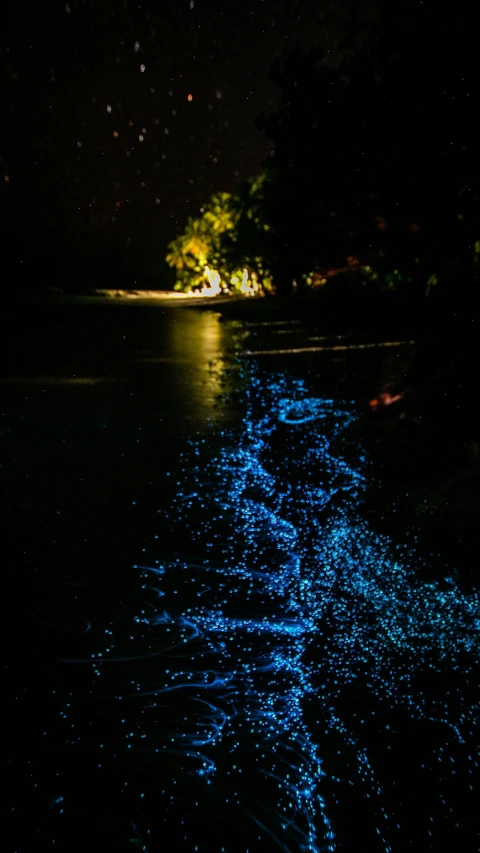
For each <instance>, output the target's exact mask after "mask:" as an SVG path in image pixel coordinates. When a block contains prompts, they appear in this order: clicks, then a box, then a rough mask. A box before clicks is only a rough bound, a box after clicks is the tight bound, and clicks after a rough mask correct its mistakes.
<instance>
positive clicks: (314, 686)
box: [93, 369, 480, 853]
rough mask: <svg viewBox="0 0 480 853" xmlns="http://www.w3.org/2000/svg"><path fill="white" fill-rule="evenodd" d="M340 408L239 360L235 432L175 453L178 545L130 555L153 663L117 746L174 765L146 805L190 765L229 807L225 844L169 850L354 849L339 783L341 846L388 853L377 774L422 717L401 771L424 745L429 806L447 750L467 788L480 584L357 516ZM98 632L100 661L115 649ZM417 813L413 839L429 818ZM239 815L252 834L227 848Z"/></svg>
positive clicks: (400, 814) (362, 466)
mask: <svg viewBox="0 0 480 853" xmlns="http://www.w3.org/2000/svg"><path fill="white" fill-rule="evenodd" d="M355 417H356V416H355V412H354V407H353V405H352V404H350V403H344V404H343V405H340V404H339V403H338V402H336V401H333V400H327V399H323V398H316V397H313V396H311V395H310V394H309V391H308V388H307V386H306V384H305V383H304V382H302V381H300V380H296V379H293V378H291V377H289V376H278V375H277V376H272V375H271V374H269V373H267V372H265V373H261V372H260V371H257V369H252V371H251V373H250V378H249V382H248V387H247V391H246V400H245V415H244V418H243V422H242V424H241V427H240V428H239V429H236V430H235V431H234V432H231V433H228V434H227V433H226V434H225V435H224V436H223V443H222V447H221V449H220V451H219V452H218V453H217V455H216V456H215V458H213V460H212V459H210V460H208V459H207V461H204V458H203V457H204V455H205V454H204V451H203V449H202V447H204V445H202V443H201V442H199V443H198V444H195V443H192V445H191V447H190V448H189V451H188V453H186V454H185V472H184V478H183V479H180V481H179V482H178V484H177V491H176V497H175V501H174V504H173V506H172V508H171V510H170V511H169V513H168V518H167V525H168V526H169V527H173V528H175V529H176V530H177V531H178V534H179V536H178V538H179V540H180V541H181V542H184V543H185V547H184V552H183V554H182V555H181V556H180V555H176V556H175V555H171V556H170V557H169V558H168V559H163V560H162V559H161V558H159V557H160V555H159V554H158V553H156V551H155V546H153V547H150V548H149V549H148V555H146V556H144V557H143V558H142V564H141V565H137V566H136V567H135V569H136V571H138V573H139V576H140V577H141V579H142V587H143V589H142V593H143V597H144V600H145V602H146V604H145V607H144V608H142V611H141V612H140V613H139V614H138V615H137V616H136V617H135V622H136V627H137V632H138V631H139V632H140V637H141V638H143V643H144V647H145V648H144V653H143V654H142V652H141V649H140V654H139V655H138V656H137V657H134V656H132V658H131V659H132V660H138V661H140V660H142V659H143V658H148V657H149V656H151V657H152V658H153V663H150V664H149V666H150V669H149V670H148V672H149V676H148V678H147V680H145V672H146V670H145V669H142V676H139V677H138V680H137V681H136V682H135V683H134V684H132V686H131V689H130V694H131V697H130V698H132V697H133V696H134V697H135V698H136V701H137V702H139V703H140V709H141V710H139V713H138V725H137V726H136V728H135V730H134V731H133V732H129V733H128V735H126V736H125V737H126V740H127V745H128V749H133V750H135V749H137V750H138V751H140V752H141V751H144V752H151V753H153V754H154V755H155V756H157V758H158V762H159V764H158V766H159V768H161V767H163V768H164V764H162V761H164V759H165V757H166V756H170V757H174V758H175V760H176V761H178V767H177V768H176V770H175V774H174V778H173V777H172V780H171V782H172V792H173V793H169V799H168V804H167V806H165V807H163V806H162V808H168V807H170V805H171V803H173V802H174V800H175V796H180V795H177V794H175V791H176V790H177V791H178V787H181V784H182V781H181V780H182V778H187V777H190V778H191V777H192V775H193V777H194V778H196V780H197V781H196V784H197V785H198V786H200V787H199V789H201V790H202V791H203V794H204V795H205V796H207V797H208V796H210V797H211V798H212V801H213V802H215V803H217V806H216V808H217V809H218V810H220V811H221V810H222V809H227V808H228V809H229V810H231V809H233V813H234V814H235V815H236V818H235V819H236V822H237V823H236V827H232V833H233V835H232V837H231V838H230V839H229V837H228V836H227V837H226V838H224V839H223V840H222V841H221V840H219V839H218V834H217V835H215V836H212V837H210V839H209V840H208V842H206V843H205V846H202V840H201V838H200V836H199V835H198V836H197V837H195V835H193V836H192V838H193V839H194V840H190V842H188V839H187V835H185V839H186V840H187V847H186V848H185V849H189V850H192V851H193V850H197V849H198V850H201V851H203V850H209V851H212V853H217V851H218V853H220V851H221V850H225V851H227V850H228V851H229V853H230V851H231V850H233V849H235V850H240V849H242V850H243V851H244V853H247V851H249V853H253V851H257V850H279V851H284V853H299V851H310V853H320V851H339V852H340V851H342V850H344V849H345V850H346V849H348V850H350V849H353V848H351V847H348V845H347V846H345V845H346V842H345V844H343V843H342V837H343V836H345V827H344V826H342V820H343V821H345V820H348V819H351V820H356V819H357V816H356V815H355V816H353V815H352V816H350V818H349V817H348V816H347V817H345V814H344V813H342V802H343V800H344V799H345V798H347V799H346V802H348V797H349V796H350V794H349V791H350V790H351V789H352V788H353V790H354V791H355V792H356V794H357V797H358V800H359V801H360V802H362V803H363V806H362V809H363V811H364V815H363V818H364V824H363V825H362V838H361V839H360V840H359V844H358V848H357V849H358V850H369V851H375V850H378V851H392V853H395V851H396V850H400V849H403V848H402V847H401V846H398V845H397V846H395V842H394V839H395V838H396V833H398V831H399V830H401V826H402V821H405V819H406V818H405V815H406V814H407V817H408V812H405V809H403V811H402V805H401V803H400V802H396V800H395V787H392V786H395V778H393V777H394V775H395V769H394V764H393V763H392V769H391V770H389V769H388V768H387V769H385V764H387V765H388V761H389V760H390V759H389V753H390V751H391V750H392V744H393V745H394V744H395V742H396V741H395V738H396V737H398V726H399V725H400V726H404V728H405V734H404V742H405V743H407V741H408V735H407V734H406V731H407V730H408V727H409V725H412V726H414V725H419V724H420V723H421V724H422V725H425V726H426V727H427V730H428V732H429V733H430V737H431V742H430V741H429V743H428V746H427V747H425V749H424V750H423V751H422V750H420V752H421V756H420V752H419V756H420V757H419V758H418V762H419V763H418V766H412V768H411V773H412V774H415V773H418V772H422V771H421V768H420V765H421V767H424V763H422V762H425V755H426V756H427V762H429V764H428V767H427V770H428V772H431V773H432V774H434V775H433V776H432V777H431V778H434V779H435V781H436V783H437V784H438V796H439V798H440V800H442V791H443V788H442V785H443V786H444V787H445V788H446V789H448V790H449V785H451V783H452V780H453V781H455V774H456V773H457V769H458V768H457V758H456V756H457V755H458V754H460V753H461V755H462V761H463V762H464V763H463V764H462V768H461V774H460V775H461V784H462V785H463V786H464V789H465V790H467V789H469V787H472V786H473V779H474V773H475V770H476V768H477V756H476V752H475V736H476V731H477V726H478V705H477V704H476V700H475V699H474V691H475V690H476V689H477V686H478V684H477V679H476V673H477V674H478V663H479V645H478V639H479V627H480V610H479V597H478V594H477V593H476V592H465V591H461V590H460V589H459V588H458V586H457V585H456V583H455V582H454V581H453V580H452V578H450V577H446V578H444V579H443V580H441V581H440V580H439V581H438V582H427V581H425V580H424V579H422V577H423V576H422V572H421V569H422V565H421V561H420V559H419V558H418V556H416V555H415V553H414V552H413V551H411V550H410V549H408V548H407V547H403V546H402V547H400V546H398V544H396V543H394V542H392V541H391V540H390V539H389V538H388V537H387V536H385V535H379V534H378V533H377V532H376V531H375V529H374V528H373V527H372V523H371V522H369V521H367V520H365V518H364V517H362V513H361V510H362V497H363V494H364V491H365V489H366V486H367V478H368V477H369V476H371V475H372V474H371V471H370V469H369V466H368V460H366V459H365V457H364V454H363V452H362V450H361V449H359V448H358V447H357V448H353V449H352V447H351V445H350V444H349V442H348V440H347V439H346V438H344V435H345V434H346V431H347V428H348V426H349V425H350V424H351V423H352V422H353V420H354V419H355ZM342 454H343V455H342ZM207 455H208V454H207ZM187 457H188V458H187ZM352 457H353V458H352ZM192 460H197V464H196V465H192ZM145 550H147V549H145ZM107 633H108V632H107ZM136 636H138V634H137V635H136ZM107 639H108V647H107V649H106V650H105V651H104V652H103V653H102V654H97V655H96V656H95V660H94V662H93V669H94V671H95V672H96V673H97V674H98V675H100V674H101V673H105V664H107V662H108V661H114V660H116V661H117V662H118V661H121V660H123V659H124V658H122V656H121V655H120V654H118V657H117V652H116V651H115V646H114V643H113V641H112V640H111V637H110V636H109V637H107ZM138 648H139V644H138V640H137V642H136V649H138ZM152 649H153V650H152ZM452 685H453V686H452ZM127 698H128V697H127ZM124 699H125V697H124ZM123 706H124V700H122V703H121V705H120V707H121V708H123ZM130 720H131V715H130ZM422 756H423V757H422ZM391 761H392V762H394V758H393V753H392V758H391ZM182 768H183V769H182ZM427 770H425V772H427ZM161 772H162V773H163V776H162V778H163V779H164V784H165V787H167V786H168V783H169V782H168V779H165V770H164V769H163V770H162V771H161ZM182 774H183V777H182ZM457 778H460V777H457ZM177 783H178V787H175V786H177ZM445 796H448V795H447V794H445ZM227 804H228V806H227ZM197 805H198V803H197ZM190 806H191V807H192V808H191V811H192V812H193V811H194V809H193V803H190V802H189V801H187V802H186V803H185V810H186V811H187V812H188V811H189V809H190ZM345 808H347V809H348V806H345ZM447 808H448V800H446V801H445V807H443V806H442V805H441V804H439V805H438V813H441V812H442V810H443V811H446V810H447ZM342 814H344V816H343V818H342V817H341V815H342ZM425 819H426V821H427V823H428V821H430V824H428V826H427V828H426V829H425V830H423V829H422V832H424V840H423V841H422V845H423V846H422V845H420V846H421V849H424V850H426V849H430V848H429V847H428V839H429V836H430V837H431V836H432V832H433V831H434V829H435V827H434V826H433V823H434V821H435V820H436V813H434V812H432V813H431V814H429V813H427V814H426V815H425ZM192 820H193V818H192ZM240 827H241V828H242V832H243V836H242V838H243V837H246V838H247V839H248V838H250V839H251V841H250V842H248V841H246V842H245V845H244V847H241V846H240V841H239V840H238V837H237V840H236V842H235V844H236V846H235V847H234V846H233V845H234V840H233V838H234V836H235V835H236V836H238V833H239V832H240ZM245 827H247V828H245ZM412 831H413V830H412ZM419 831H420V830H419ZM182 832H183V828H182ZM249 833H250V835H249ZM181 837H182V838H183V837H184V836H183V835H182V836H181ZM422 838H423V836H422ZM414 840H415V839H414ZM179 844H180V835H179ZM188 844H190V846H188ZM144 849H146V848H144ZM182 849H184V848H182ZM414 849H420V848H419V847H415V848H414ZM431 849H434V848H433V847H432V848H431Z"/></svg>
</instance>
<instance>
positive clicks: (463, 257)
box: [259, 3, 480, 294]
mask: <svg viewBox="0 0 480 853" xmlns="http://www.w3.org/2000/svg"><path fill="white" fill-rule="evenodd" d="M469 26H470V21H469V19H468V17H467V16H466V14H465V13H464V12H463V11H462V6H461V5H460V6H459V7H456V8H455V9H454V10H452V11H451V13H450V15H449V17H448V18H446V17H444V16H442V15H441V13H439V11H438V7H437V8H435V9H433V6H432V7H429V5H428V3H425V4H423V5H422V6H418V4H415V5H414V4H408V3H402V4H401V5H399V4H396V3H393V4H385V5H384V6H383V8H380V16H379V20H378V24H377V26H376V27H375V28H373V29H372V30H371V31H370V33H369V34H368V37H367V38H366V39H365V41H364V43H363V44H362V45H361V46H360V47H357V48H356V50H353V49H349V48H350V47H351V45H352V44H353V41H354V34H353V33H352V36H351V37H350V39H346V40H345V43H344V46H343V50H342V51H340V54H339V55H340V59H339V62H338V65H337V66H334V65H332V63H331V57H330V56H329V55H328V54H326V53H322V52H320V51H318V50H315V49H314V50H311V51H309V52H302V51H301V50H296V51H295V52H294V53H293V54H292V55H291V56H290V59H289V60H288V61H287V62H286V63H285V64H284V65H283V66H282V67H280V66H279V65H278V64H277V65H276V66H274V68H273V70H272V79H273V80H274V81H275V82H276V83H277V84H278V85H279V86H280V88H281V90H282V106H281V108H280V110H279V111H278V112H277V113H276V114H274V115H271V116H268V117H267V118H264V119H262V120H260V122H259V123H260V125H261V126H262V128H263V129H265V130H266V132H267V134H268V136H269V137H270V138H271V139H272V141H273V142H274V143H275V155H274V157H273V158H272V160H271V162H270V163H269V164H268V166H267V176H266V180H265V193H264V195H265V217H266V219H267V221H268V222H269V223H270V224H271V226H272V236H271V238H270V243H271V246H273V245H274V244H275V252H274V254H273V257H272V259H271V265H272V272H273V275H274V280H275V282H276V284H277V289H278V290H279V291H281V292H288V291H289V290H290V289H291V286H292V280H293V279H297V281H298V280H299V279H300V277H301V276H302V274H305V273H306V272H307V271H310V270H315V269H317V268H322V267H323V268H325V267H330V266H340V267H344V266H345V263H346V259H347V258H348V257H353V258H356V259H358V261H359V263H358V270H359V271H360V272H361V276H362V277H363V279H364V280H368V278H375V279H376V281H377V283H378V284H380V285H381V286H382V287H386V288H389V287H390V288H393V287H395V288H397V289H398V288H400V289H403V290H405V289H407V290H408V289H412V290H415V291H417V292H419V293H420V292H421V293H423V294H426V293H429V292H431V291H432V289H433V288H435V286H436V285H437V284H438V283H441V284H442V285H444V286H446V285H448V286H450V287H451V286H453V284H454V282H455V287H463V286H466V285H467V283H468V282H470V283H471V281H472V280H473V278H474V276H475V262H474V256H475V252H476V251H477V256H478V247H477V250H475V244H476V241H478V239H479V237H480V227H479V216H478V212H479V206H478V201H479V200H478V187H479V182H478V177H479V176H478V170H479V165H478V154H479V126H480V123H479V121H478V117H477V114H476V112H477V110H476V107H475V104H478V103H479V102H480V99H479V97H478V94H479V92H478V82H477V79H478V75H477V73H476V70H477V69H476V68H475V55H476V54H475V49H474V48H475V45H474V38H473V37H472V36H471V35H470V33H469ZM477 268H478V261H477Z"/></svg>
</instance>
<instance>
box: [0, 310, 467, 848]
mask: <svg viewBox="0 0 480 853" xmlns="http://www.w3.org/2000/svg"><path fill="white" fill-rule="evenodd" d="M1 332H2V350H3V378H2V382H1V385H0V391H1V396H2V408H1V411H2V424H1V429H2V435H1V442H2V444H1V447H2V451H1V460H0V461H1V463H2V468H1V471H0V474H1V478H2V486H3V490H2V494H3V499H2V516H3V521H4V525H5V533H4V541H5V548H4V553H5V563H4V569H3V573H2V576H3V579H4V584H5V594H4V602H5V605H4V606H5V620H4V622H5V626H6V634H5V636H6V641H5V650H6V661H5V673H6V678H5V684H4V690H5V693H4V695H5V697H6V701H5V703H4V704H5V707H6V710H7V722H6V724H5V728H4V731H5V734H6V738H5V740H6V752H7V762H8V763H7V775H6V778H7V797H6V805H7V809H8V812H9V822H8V827H7V836H8V837H7V843H6V849H8V850H11V851H19V853H20V851H27V850H28V851H31V850H44V849H51V848H52V847H53V849H59V850H65V851H67V850H73V849H84V848H85V846H86V845H89V846H90V847H91V848H93V849H98V850H104V849H105V850H127V849H139V850H146V851H149V853H151V851H157V850H158V851H160V850H161V851H170V850H172V851H176V850H185V851H195V850H198V851H209V853H210V851H211V853H220V851H225V853H236V851H239V853H240V851H241V853H246V851H249V853H253V851H263V850H265V851H270V850H271V851H274V850H283V851H290V853H297V851H314V853H316V851H324V850H328V851H339V853H342V851H345V853H347V851H348V853H350V851H353V850H368V851H372V853H374V851H394V853H397V851H398V853H403V851H405V850H432V851H433V850H439V849H444V848H445V845H447V846H448V847H450V848H452V849H459V850H460V849H461V850H462V851H466V853H468V851H475V850H477V849H478V835H477V833H478V828H479V825H478V808H477V805H476V804H477V795H478V791H477V787H478V699H479V691H478V681H479V667H478V664H479V642H478V637H479V634H478V631H479V618H480V617H479V599H478V592H477V591H476V589H475V584H474V583H472V577H473V572H472V566H473V563H474V561H475V557H472V564H471V565H468V559H467V558H466V557H465V555H463V556H462V560H461V565H455V548H451V549H450V550H449V552H448V554H447V553H446V552H445V551H442V543H443V542H444V541H445V539H444V537H442V536H441V535H440V529H439V530H438V534H439V535H438V543H437V544H438V548H439V550H438V551H437V552H436V553H435V554H433V555H432V556H431V559H426V553H428V552H429V548H430V543H429V546H428V548H425V547H423V548H422V532H421V531H419V532H417V531H416V529H414V528H412V524H411V518H410V523H408V518H409V516H408V512H407V510H405V515H402V513H401V512H399V513H397V515H395V512H394V510H395V505H394V503H395V502H394V501H393V499H392V494H395V489H397V490H398V488H399V484H400V485H401V489H402V490H403V491H404V492H405V491H406V488H405V483H407V490H408V489H410V488H411V492H412V495H414V496H415V501H418V500H420V499H421V496H422V489H423V490H425V493H427V492H428V488H427V486H426V485H425V483H424V482H423V478H425V470H426V469H422V471H421V473H420V474H419V473H418V463H417V462H416V461H415V455H414V453H413V452H412V454H411V457H410V458H411V459H412V460H413V461H411V463H410V467H409V466H408V464H407V463H406V461H405V460H406V457H405V459H404V460H400V467H403V469H404V477H403V479H402V478H401V477H399V476H398V474H397V469H398V467H399V466H398V465H396V464H395V460H394V459H393V460H392V456H394V455H395V454H394V453H392V450H391V448H392V447H394V446H395V445H394V444H393V443H392V440H391V438H390V437H389V435H387V434H386V435H385V436H384V438H385V442H384V446H386V447H387V448H388V447H389V448H390V451H388V452H387V451H385V453H384V456H383V462H382V463H380V461H379V459H381V454H380V456H378V454H377V457H376V458H375V457H374V456H373V455H372V453H371V452H370V450H371V446H373V445H372V439H371V435H370V434H369V432H368V429H366V427H364V426H362V425H363V423H364V416H363V415H362V407H363V405H364V403H365V399H368V396H369V394H370V393H371V390H372V389H373V391H374V392H376V391H377V390H378V389H379V387H380V386H381V385H382V383H383V382H384V381H385V380H386V379H387V378H388V377H391V376H392V374H395V373H398V374H401V373H402V371H404V370H405V366H406V364H407V363H408V359H409V358H410V357H411V355H410V354H409V352H408V350H407V349H406V348H404V349H401V348H398V349H392V350H389V351H378V352H364V353H362V354H358V353H357V354H351V355H348V356H345V355H342V356H335V355H332V356H328V357H325V356H319V355H313V354H312V355H308V356H305V357H303V356H302V357H296V358H295V359H292V357H291V356H288V355H284V356H278V357H277V356H274V357H271V356H263V357H262V356H259V357H258V356H257V357H254V358H244V357H242V354H243V353H244V352H245V349H246V348H247V347H250V348H251V349H256V348H257V347H259V348H262V347H263V348H264V349H268V348H274V347H277V346H279V342H282V347H283V348H286V346H285V341H286V340H287V339H288V340H289V341H291V342H292V346H295V342H297V343H300V342H301V341H302V336H303V338H304V337H305V332H304V330H303V329H302V328H298V327H296V326H295V324H292V325H289V324H285V325H284V326H283V327H278V328H274V327H272V328H262V329H258V330H254V329H249V330H246V329H245V328H244V327H241V326H239V325H236V324H235V323H222V322H220V318H219V316H218V315H216V314H214V313H201V312H197V311H192V310H189V309H184V308H182V309H166V310H163V309H161V308H145V307H142V306H141V305H133V306H125V305H110V306H109V305H98V306H92V305H83V306H82V305H75V306H72V305H71V306H69V305H58V306H49V307H46V306H43V307H42V306H36V307H32V308H23V309H22V311H21V312H18V313H15V312H14V311H12V312H11V313H8V314H4V315H3V317H2V320H1ZM247 332H248V335H249V336H248V338H247V337H246V334H247ZM262 336H263V337H262ZM252 341H254V342H255V344H254V345H252ZM377 439H378V436H377V437H376V441H377ZM377 443H378V441H377ZM388 453H390V456H388ZM440 453H441V448H440V449H438V450H437V452H436V455H435V452H434V453H433V454H432V457H431V459H432V460H433V461H432V462H431V464H432V467H434V461H435V458H437V459H438V456H439V454H440ZM422 455H423V456H425V455H427V456H428V454H426V450H425V453H423V452H422ZM429 464H430V463H429ZM379 466H380V467H379ZM416 469H417V476H416V477H415V474H414V472H415V470H416ZM405 471H406V473H405ZM396 477H397V479H395V478H396ZM403 506H404V507H405V506H407V505H406V504H403ZM392 519H393V521H392ZM407 525H408V527H407ZM465 526H466V527H468V516H466V522H465ZM432 529H433V531H434V532H435V525H434V524H433V528H432V524H430V527H429V536H430V538H431V537H432ZM423 544H425V543H424V542H423Z"/></svg>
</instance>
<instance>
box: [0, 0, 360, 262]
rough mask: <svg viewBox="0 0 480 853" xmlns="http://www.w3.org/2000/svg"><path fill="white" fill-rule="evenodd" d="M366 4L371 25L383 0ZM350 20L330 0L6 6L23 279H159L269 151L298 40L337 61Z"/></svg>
mask: <svg viewBox="0 0 480 853" xmlns="http://www.w3.org/2000/svg"><path fill="white" fill-rule="evenodd" d="M360 5H361V8H362V10H363V17H364V21H363V25H364V26H365V25H366V26H368V21H369V15H370V12H371V8H373V5H374V4H372V3H368V2H366V3H365V2H364V3H363V4H360ZM357 6H358V4H357ZM359 8H360V7H359ZM347 12H348V9H347V6H346V5H345V4H343V5H342V4H335V3H327V2H325V3H323V4H322V3H320V2H318V0H290V1H289V2H286V1H285V0H242V2H231V3H226V2H225V0H175V2H173V0H170V2H152V0H146V1H145V2H142V3H138V2H133V0H70V2H69V3H65V2H62V0H58V2H56V0H37V2H35V0H23V2H22V0H19V2H16V3H14V2H10V3H9V4H7V7H3V6H2V13H1V14H2V17H3V26H2V28H1V30H2V48H1V61H2V75H3V78H4V82H6V89H7V97H6V99H5V101H4V108H3V121H2V128H1V136H0V139H1V142H0V158H1V174H2V176H4V178H3V179H2V193H1V194H2V220H3V221H2V231H3V234H4V236H5V235H6V236H7V240H6V245H7V250H6V251H7V258H8V259H9V261H10V263H9V267H10V270H11V273H12V274H13V275H15V272H16V271H17V270H19V269H20V267H19V264H21V263H25V264H26V265H28V264H29V263H30V265H31V264H32V263H35V262H36V259H37V256H38V259H41V258H48V259H49V264H52V265H53V267H55V263H56V262H57V261H58V263H60V262H61V259H62V258H63V259H65V258H70V259H75V258H80V257H82V258H83V259H85V258H90V256H91V257H94V256H95V253H97V256H98V257H99V258H100V257H101V258H103V259H104V260H106V262H107V265H111V266H112V265H115V264H116V265H117V267H119V266H121V265H125V264H126V265H127V267H128V268H131V269H133V270H138V271H143V272H148V273H155V272H156V271H158V270H159V269H160V268H161V265H162V264H163V259H164V257H165V252H166V246H167V243H168V242H169V241H170V240H171V239H172V238H173V237H174V236H175V235H176V234H177V233H178V232H179V231H180V230H182V228H183V226H184V224H185V223H186V220H187V217H188V216H189V215H194V216H195V215H198V214H199V211H200V208H201V206H202V205H203V204H204V203H205V202H206V201H207V200H208V198H209V196H210V195H211V194H212V193H213V192H217V191H223V190H226V191H232V190H234V188H235V186H236V184H238V182H239V181H240V180H241V179H243V178H246V177H248V176H249V175H254V174H257V173H258V172H259V170H260V168H261V164H262V162H263V161H264V160H265V158H267V157H268V156H269V154H270V152H271V150H272V144H271V143H270V142H269V140H268V139H266V137H265V136H264V135H262V133H261V132H260V131H259V130H257V129H256V127H255V118H256V117H257V116H258V115H259V114H261V113H265V112H266V113H269V112H271V111H273V110H275V109H276V108H277V106H278V103H279V91H278V90H277V89H276V88H275V86H274V85H273V83H271V82H270V81H269V78H268V75H269V69H270V68H271V66H272V64H273V62H274V60H275V58H276V57H279V58H280V59H284V58H286V57H287V56H288V54H289V53H290V52H291V50H292V49H293V48H294V47H295V45H297V44H301V45H304V46H306V47H308V46H309V45H313V44H316V45H317V46H320V47H322V48H324V49H325V50H327V51H330V53H331V55H332V57H334V56H335V49H336V46H337V43H338V39H339V36H340V35H341V31H342V26H343V23H344V22H345V17H346V13H347ZM350 25H351V20H350ZM23 269H25V267H23Z"/></svg>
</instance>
